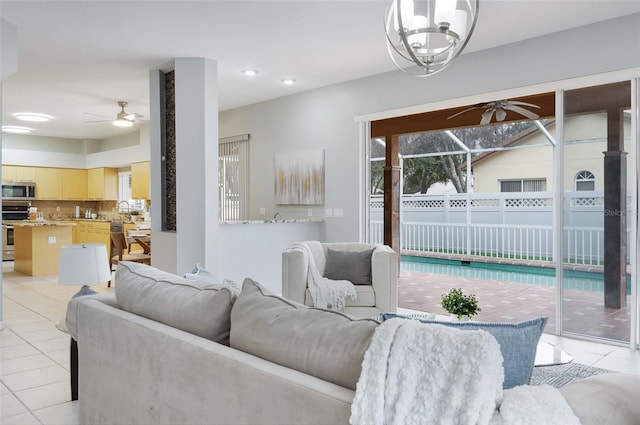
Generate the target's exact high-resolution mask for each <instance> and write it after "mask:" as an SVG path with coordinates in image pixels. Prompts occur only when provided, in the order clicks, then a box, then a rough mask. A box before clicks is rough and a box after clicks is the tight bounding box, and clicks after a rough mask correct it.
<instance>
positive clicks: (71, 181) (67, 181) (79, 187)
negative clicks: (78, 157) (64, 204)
mask: <svg viewBox="0 0 640 425" xmlns="http://www.w3.org/2000/svg"><path fill="white" fill-rule="evenodd" d="M87 174H88V173H87V170H83V169H76V168H63V169H62V200H65V201H77V200H83V199H87V196H88V192H87V188H88V181H87V179H88V176H87Z"/></svg>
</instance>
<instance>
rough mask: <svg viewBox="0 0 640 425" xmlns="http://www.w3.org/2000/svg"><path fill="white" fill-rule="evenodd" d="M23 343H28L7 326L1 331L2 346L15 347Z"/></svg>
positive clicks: (0, 342)
mask: <svg viewBox="0 0 640 425" xmlns="http://www.w3.org/2000/svg"><path fill="white" fill-rule="evenodd" d="M23 344H26V341H25V340H24V339H22V338H20V337H19V336H18V335H16V334H14V333H13V332H11V331H10V330H9V329H6V328H5V329H3V330H1V331H0V347H3V348H4V347H15V346H16V345H23Z"/></svg>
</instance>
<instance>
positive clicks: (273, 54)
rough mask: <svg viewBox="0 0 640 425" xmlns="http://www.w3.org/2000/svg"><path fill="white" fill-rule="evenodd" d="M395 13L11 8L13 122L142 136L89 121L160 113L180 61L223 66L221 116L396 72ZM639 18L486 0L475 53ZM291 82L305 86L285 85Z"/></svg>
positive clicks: (9, 4)
mask: <svg viewBox="0 0 640 425" xmlns="http://www.w3.org/2000/svg"><path fill="white" fill-rule="evenodd" d="M386 5H387V1H386V0H369V1H366V0H360V1H343V0H334V1H313V0H292V1H273V0H258V1H243V0H240V1H238V0H236V1H212V0H209V1H202V0H201V1H186V0H176V1H149V0H147V1H126V2H125V1H87V0H85V1H52V0H49V1H30V0H18V1H5V0H0V16H2V17H3V18H4V19H5V20H7V21H9V22H11V23H13V24H15V25H16V26H17V29H18V59H19V69H18V72H17V73H16V74H14V75H13V76H11V77H10V78H9V79H7V80H6V81H5V82H4V83H3V86H2V95H3V99H2V101H3V109H2V111H3V116H2V123H3V124H5V125H25V123H24V122H20V121H18V120H16V119H15V117H14V116H13V114H15V113H16V112H38V113H43V114H49V115H51V116H53V120H52V121H50V122H48V123H41V124H35V125H31V124H29V125H28V126H30V127H32V128H34V129H35V130H36V131H35V132H34V133H33V134H36V135H43V136H53V137H65V138H73V139H103V138H107V137H111V136H114V135H117V134H121V133H123V132H128V131H131V130H130V129H125V130H123V129H118V128H116V127H114V126H113V125H111V123H110V122H104V123H94V124H87V123H85V121H90V120H95V119H100V117H95V116H90V115H87V114H85V113H92V114H98V115H103V116H106V117H115V114H116V113H117V112H118V111H119V109H118V106H117V104H116V101H118V100H125V101H128V102H129V107H128V108H127V111H128V112H137V113H140V114H143V115H145V117H148V115H149V100H148V97H149V96H148V94H149V88H148V74H149V70H150V69H163V70H169V69H171V63H172V58H175V57H207V58H211V59H215V60H217V62H218V79H219V83H218V85H219V105H220V109H221V110H225V109H230V108H235V107H238V106H242V105H247V104H251V103H255V102H260V101H264V100H268V99H273V98H276V97H280V96H286V95H288V94H291V93H295V92H300V91H305V90H310V89H314V88H317V87H322V86H326V85H330V84H334V83H338V82H342V81H348V80H353V79H357V78H362V77H366V76H369V75H374V74H379V73H383V72H388V71H393V70H394V69H395V68H394V66H393V64H392V63H391V61H390V59H389V58H388V56H387V51H386V47H385V35H384V28H383V19H384V16H383V15H384V12H385V8H386ZM635 12H640V1H638V0H597V1H589V0H551V1H548V0H480V12H479V17H478V22H477V26H476V30H475V32H474V34H473V37H472V39H471V41H470V42H469V45H468V46H467V48H466V50H465V52H472V51H477V50H482V49H486V48H490V47H495V46H499V45H502V44H508V43H513V42H516V41H520V40H523V39H527V38H532V37H536V36H540V35H543V34H548V33H553V32H557V31H561V30H565V29H568V28H573V27H577V26H581V25H586V24H590V23H593V22H597V21H602V20H607V19H611V18H615V17H619V16H623V15H628V14H631V13H635ZM596 53H597V54H598V55H602V54H603V52H596ZM567 54H570V52H567ZM245 68H256V69H258V70H259V72H260V73H259V74H258V75H257V76H256V77H253V78H248V77H245V76H243V75H241V73H240V71H241V70H242V69H245ZM444 72H446V71H444ZM283 78H293V79H295V80H296V83H295V84H294V85H292V86H284V85H283V84H282V83H281V82H280V80H281V79H283ZM407 78H414V77H409V76H407ZM427 78H428V77H427ZM105 119H106V118H105Z"/></svg>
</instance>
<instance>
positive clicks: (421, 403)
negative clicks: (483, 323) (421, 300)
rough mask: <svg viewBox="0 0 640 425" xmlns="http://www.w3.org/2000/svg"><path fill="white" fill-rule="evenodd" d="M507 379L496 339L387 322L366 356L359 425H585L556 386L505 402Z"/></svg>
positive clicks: (355, 408) (515, 393) (511, 395)
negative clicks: (580, 422)
mask: <svg viewBox="0 0 640 425" xmlns="http://www.w3.org/2000/svg"><path fill="white" fill-rule="evenodd" d="M503 378H504V371H503V368H502V354H501V352H500V346H499V345H498V343H497V341H496V340H495V338H494V337H493V336H491V335H490V334H489V333H487V332H484V331H468V330H465V331H461V330H458V329H454V328H450V327H445V326H438V325H424V324H422V323H420V322H419V321H416V320H406V319H391V320H387V321H385V322H383V323H382V324H381V325H380V326H379V327H378V328H377V329H376V331H375V333H374V336H373V338H372V340H371V344H370V346H369V349H368V350H367V352H366V353H365V356H364V361H363V363H362V373H361V375H360V379H359V381H358V385H357V387H356V395H355V398H354V400H353V403H352V406H351V424H353V425H356V424H358V425H375V424H380V425H383V424H384V425H391V424H398V425H400V424H424V425H433V424H438V425H465V424H470V425H471V424H474V425H476V424H482V425H486V424H491V425H525V424H563V425H565V424H566V425H570V424H579V422H578V420H577V418H575V415H574V414H573V412H572V411H571V408H570V407H569V406H568V405H567V403H566V401H565V400H564V398H563V397H562V395H561V394H560V392H559V391H558V390H557V389H555V388H553V387H549V386H540V387H529V386H522V387H517V388H515V389H513V390H507V391H505V392H504V402H503V391H502V382H503ZM501 403H502V405H501Z"/></svg>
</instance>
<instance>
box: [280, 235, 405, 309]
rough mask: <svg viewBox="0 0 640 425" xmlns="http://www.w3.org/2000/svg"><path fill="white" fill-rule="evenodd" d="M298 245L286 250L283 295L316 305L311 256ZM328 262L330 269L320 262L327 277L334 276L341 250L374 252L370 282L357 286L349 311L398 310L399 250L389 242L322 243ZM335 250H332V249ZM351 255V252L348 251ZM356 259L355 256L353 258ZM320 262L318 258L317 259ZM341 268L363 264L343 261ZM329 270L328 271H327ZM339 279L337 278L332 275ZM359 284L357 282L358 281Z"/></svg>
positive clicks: (348, 270) (348, 304)
mask: <svg viewBox="0 0 640 425" xmlns="http://www.w3.org/2000/svg"><path fill="white" fill-rule="evenodd" d="M297 245H298V244H294V246H292V247H291V248H289V249H287V250H286V251H284V252H283V253H282V295H283V296H284V297H285V298H288V299H290V300H292V301H296V302H299V303H302V304H306V305H308V306H312V305H313V301H312V297H311V291H310V290H309V288H308V276H307V275H308V271H309V258H308V255H309V254H308V250H304V249H302V248H301V247H299V246H297ZM320 245H321V246H322V250H323V251H324V255H325V258H326V260H327V262H326V263H325V264H326V266H327V270H324V266H325V265H324V264H322V262H320V264H319V265H318V268H319V269H320V270H319V272H320V273H321V274H322V275H323V276H326V277H331V276H330V275H331V274H332V273H336V270H329V269H331V268H332V264H333V265H335V264H336V262H335V261H332V259H333V260H335V258H336V256H339V255H340V254H341V252H344V251H346V252H347V253H358V252H359V253H362V252H364V251H372V254H371V269H370V281H369V282H366V284H362V283H363V282H359V283H360V284H356V285H355V289H356V293H357V299H356V300H355V301H354V300H351V299H347V300H346V307H345V308H344V310H342V311H344V312H345V313H347V314H351V315H354V316H359V317H374V316H376V315H378V314H379V313H381V312H395V311H397V309H398V270H399V263H398V253H396V252H395V251H394V250H392V249H391V248H390V247H388V246H386V245H372V244H368V243H322V244H320ZM329 250H331V252H329ZM347 256H348V254H347ZM351 260H353V259H351ZM316 263H317V261H316ZM339 263H340V265H341V266H342V267H341V268H342V269H343V270H339V271H338V272H339V273H340V272H341V271H345V272H347V274H348V272H350V271H352V270H354V269H357V268H359V267H360V265H359V264H352V265H351V266H346V265H345V262H343V261H342V260H339ZM325 271H326V273H325ZM331 278H332V279H336V277H331ZM339 278H340V279H343V278H344V277H339ZM354 283H357V282H354Z"/></svg>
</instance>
